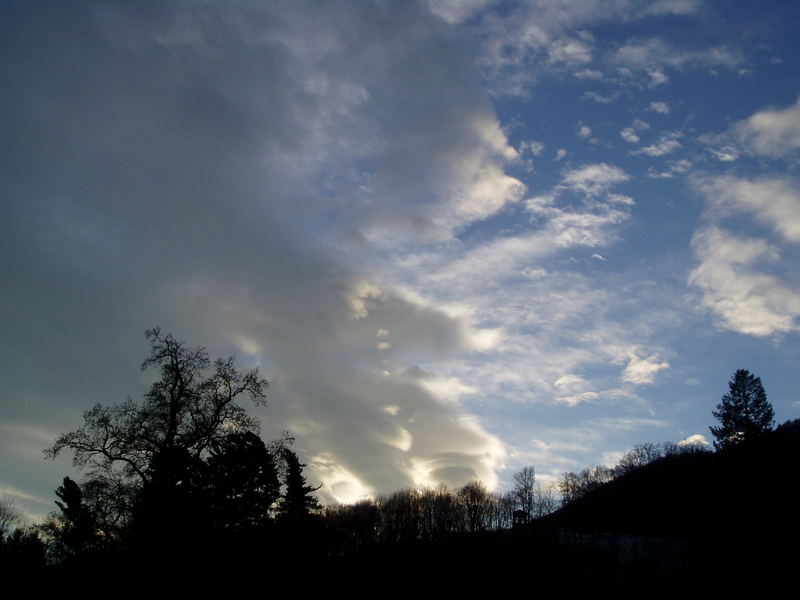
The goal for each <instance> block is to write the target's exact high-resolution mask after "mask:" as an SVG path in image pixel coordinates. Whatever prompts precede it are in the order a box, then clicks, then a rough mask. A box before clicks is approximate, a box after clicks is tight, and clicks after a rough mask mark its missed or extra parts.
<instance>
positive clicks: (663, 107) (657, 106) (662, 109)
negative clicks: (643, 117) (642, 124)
mask: <svg viewBox="0 0 800 600" xmlns="http://www.w3.org/2000/svg"><path fill="white" fill-rule="evenodd" d="M648 110H650V111H651V112H654V113H658V114H661V115H668V114H669V113H670V107H669V104H667V103H666V102H651V103H650V106H649V107H648Z"/></svg>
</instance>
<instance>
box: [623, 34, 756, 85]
mask: <svg viewBox="0 0 800 600" xmlns="http://www.w3.org/2000/svg"><path fill="white" fill-rule="evenodd" d="M612 59H613V60H614V61H615V62H616V63H617V64H619V65H622V66H625V67H628V68H630V69H637V70H644V71H646V72H647V73H648V76H649V77H650V80H651V84H653V85H658V84H660V83H663V82H664V81H665V79H664V78H666V75H665V74H664V72H663V67H672V68H675V69H682V68H685V67H727V68H731V69H735V68H737V67H738V66H739V65H740V64H741V63H742V61H743V59H742V58H741V56H739V54H738V53H737V52H735V51H732V50H729V49H727V48H724V47H716V48H707V49H703V50H686V49H683V48H678V47H676V46H673V45H671V44H669V43H668V42H665V41H664V40H662V39H660V38H650V39H646V40H642V41H634V42H630V43H628V44H625V45H624V46H622V47H620V48H619V49H617V50H616V51H615V52H614V54H613V55H612Z"/></svg>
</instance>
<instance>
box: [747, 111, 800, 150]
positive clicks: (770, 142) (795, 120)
mask: <svg viewBox="0 0 800 600" xmlns="http://www.w3.org/2000/svg"><path fill="white" fill-rule="evenodd" d="M732 130H733V133H734V135H735V136H736V137H737V138H738V141H739V143H740V144H742V146H743V147H744V148H745V149H746V150H747V151H748V152H750V153H752V154H756V155H759V156H768V157H771V158H784V157H786V156H788V155H790V154H792V153H794V152H795V151H796V150H797V149H798V148H800V98H798V100H797V101H796V102H795V103H794V104H793V105H791V106H788V107H786V108H783V109H772V110H769V109H768V110H762V111H760V112H757V113H755V114H753V115H751V116H750V117H748V118H747V119H745V120H744V121H740V122H739V123H737V124H735V125H734V126H733V128H732Z"/></svg>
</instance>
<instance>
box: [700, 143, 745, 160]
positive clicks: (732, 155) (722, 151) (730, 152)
mask: <svg viewBox="0 0 800 600" xmlns="http://www.w3.org/2000/svg"><path fill="white" fill-rule="evenodd" d="M707 150H708V151H709V153H710V154H711V156H713V157H714V158H716V159H717V160H718V161H720V162H734V161H735V160H738V159H739V151H738V150H737V149H736V148H734V147H733V146H730V145H728V146H723V147H722V148H707Z"/></svg>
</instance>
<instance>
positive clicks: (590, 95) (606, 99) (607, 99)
mask: <svg viewBox="0 0 800 600" xmlns="http://www.w3.org/2000/svg"><path fill="white" fill-rule="evenodd" d="M617 98H619V94H617V93H612V94H609V95H608V96H601V95H600V94H598V93H597V92H584V93H583V99H586V100H594V101H595V102H597V103H598V104H611V103H612V102H616V101H617Z"/></svg>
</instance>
